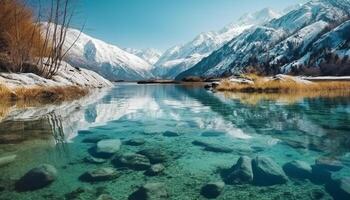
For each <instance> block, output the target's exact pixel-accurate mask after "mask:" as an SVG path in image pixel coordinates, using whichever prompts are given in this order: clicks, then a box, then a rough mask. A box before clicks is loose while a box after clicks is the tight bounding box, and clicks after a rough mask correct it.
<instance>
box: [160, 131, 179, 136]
mask: <svg viewBox="0 0 350 200" xmlns="http://www.w3.org/2000/svg"><path fill="white" fill-rule="evenodd" d="M163 136H165V137H178V136H181V133H178V132H172V131H165V132H164V133H163Z"/></svg>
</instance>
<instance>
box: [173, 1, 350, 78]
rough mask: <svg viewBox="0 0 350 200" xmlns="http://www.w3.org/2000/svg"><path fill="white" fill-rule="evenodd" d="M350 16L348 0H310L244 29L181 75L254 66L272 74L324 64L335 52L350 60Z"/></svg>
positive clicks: (223, 72) (218, 73)
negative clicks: (273, 17)
mask: <svg viewBox="0 0 350 200" xmlns="http://www.w3.org/2000/svg"><path fill="white" fill-rule="evenodd" d="M349 19H350V1H348V0H313V1H310V2H308V3H306V4H304V5H302V6H299V7H296V8H294V9H291V11H290V12H288V13H287V14H285V15H283V16H281V17H279V18H277V19H273V20H271V21H270V22H268V23H266V24H263V25H260V26H256V27H254V28H251V29H249V30H247V31H245V32H243V33H241V34H240V35H239V36H237V37H235V38H233V39H232V40H231V41H229V42H228V43H227V44H225V45H224V46H223V47H221V48H219V49H218V50H216V51H215V52H213V53H212V54H211V55H209V56H208V57H206V58H204V59H202V60H201V61H200V62H199V63H197V64H196V65H195V66H194V67H192V68H190V69H188V70H186V71H184V72H182V73H181V74H179V75H178V76H177V79H182V78H184V77H186V76H203V77H221V76H228V75H232V74H235V73H240V72H243V71H245V70H246V69H247V68H248V67H250V66H254V67H256V68H258V69H259V70H262V71H264V72H266V73H271V74H274V73H281V72H282V73H288V72H291V71H298V70H302V69H303V68H305V67H308V66H312V67H316V68H317V67H321V66H322V63H328V62H329V61H328V60H329V59H330V58H328V57H329V56H337V57H338V59H340V60H342V61H341V62H348V61H347V59H348V57H349V56H350V34H349V33H350V32H349V31H350V30H349V28H350V22H349V21H348V20H349ZM344 60H345V61H344ZM349 71H350V70H349Z"/></svg>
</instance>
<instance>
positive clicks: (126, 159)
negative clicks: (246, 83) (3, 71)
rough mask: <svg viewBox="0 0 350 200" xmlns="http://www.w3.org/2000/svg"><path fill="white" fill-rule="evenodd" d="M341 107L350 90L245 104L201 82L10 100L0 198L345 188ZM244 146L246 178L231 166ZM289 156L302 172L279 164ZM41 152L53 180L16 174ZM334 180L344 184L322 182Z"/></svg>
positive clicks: (338, 195) (222, 195) (348, 170)
mask: <svg viewBox="0 0 350 200" xmlns="http://www.w3.org/2000/svg"><path fill="white" fill-rule="evenodd" d="M97 96H99V98H96V97H97ZM349 116H350V98H349V97H348V96H332V97H319V98H317V97H313V98H299V99H297V100H295V101H293V102H285V101H284V100H283V98H282V99H279V100H278V101H276V100H274V99H266V98H264V99H260V100H259V101H256V102H255V103H254V104H253V103H246V102H245V101H242V99H241V98H239V97H235V98H232V97H230V96H228V95H227V94H226V95H225V94H224V93H212V92H210V91H206V90H204V89H203V88H202V86H200V87H193V86H188V85H187V86H186V85H171V84H169V85H157V84H156V85H136V84H132V83H123V84H117V85H115V86H114V87H113V88H110V89H106V90H101V91H98V93H96V94H94V95H92V96H87V97H86V98H84V99H81V100H76V101H73V102H66V103H63V104H61V105H59V106H58V105H53V106H48V107H44V108H27V109H25V110H15V111H11V112H10V113H9V114H8V115H7V116H6V118H4V119H3V121H2V122H1V123H0V131H1V138H0V158H3V157H8V156H15V158H14V159H13V160H12V161H11V162H8V164H7V165H4V166H1V168H0V172H1V178H0V188H1V193H0V199H98V198H100V199H102V198H107V196H108V195H109V196H111V197H114V198H115V199H145V198H150V199H206V198H214V199H332V198H335V199H342V198H343V197H344V196H342V195H346V191H347V190H346V189H348V187H349V185H348V184H349V183H348V182H346V181H347V180H348V179H346V177H349V176H350V153H349V152H350V148H349V146H350V145H349V141H350V136H349V135H348V133H349V130H350V126H349V124H350V117H349ZM106 140H107V142H106ZM101 141H102V144H101V143H100V144H99V142H101ZM103 141H105V142H103ZM106 144H107V146H108V144H112V146H113V147H112V148H107V150H106V149H104V150H103V148H102V150H101V149H100V147H101V145H102V146H105V145H106ZM98 149H100V150H98ZM105 151H107V152H105ZM101 153H102V154H101ZM106 153H107V154H106ZM91 156H94V157H91ZM242 156H243V158H244V160H248V161H245V162H244V163H248V164H246V165H241V166H242V167H241V168H243V169H248V170H247V171H248V172H249V171H251V173H243V174H248V179H242V178H239V177H240V176H237V174H241V172H237V169H240V168H239V167H238V166H239V165H236V163H237V160H238V159H239V158H241V157H242ZM249 159H252V160H249ZM295 160H298V161H300V162H301V163H302V166H303V167H299V168H298V169H303V170H302V172H305V174H306V177H295V176H293V173H292V172H291V171H290V170H288V167H286V166H288V165H286V164H287V163H289V164H291V163H290V162H292V161H295ZM42 164H48V165H50V166H52V167H54V168H55V170H51V171H55V173H53V174H54V175H52V176H53V177H55V178H54V180H53V181H52V182H50V184H48V185H45V186H44V187H42V188H40V189H33V190H28V189H27V190H24V191H23V187H20V186H23V184H18V183H19V182H21V180H22V182H23V177H24V175H25V174H26V173H28V172H29V171H30V170H31V169H33V168H35V167H38V166H41V165H42ZM232 166H235V167H232ZM243 166H245V167H243ZM250 168H252V169H251V170H249V169H250ZM45 169H50V167H46V168H45ZM95 169H99V171H97V172H96V171H94V170H95ZM101 169H103V170H101ZM262 169H263V170H262ZM261 170H262V171H264V173H261ZM49 171H50V170H49ZM235 171H236V172H235ZM243 171H245V170H243ZM87 172H88V173H87ZM49 174H50V173H49ZM96 174H98V176H96ZM101 174H102V175H101ZM249 174H251V175H252V177H250V176H249ZM271 175H272V177H274V178H273V180H275V181H273V182H264V181H262V180H265V179H270V178H271ZM330 175H331V176H332V177H330ZM96 177H97V178H96ZM244 177H246V176H244ZM249 177H250V178H251V179H250V178H249ZM266 177H268V178H266ZM276 177H277V178H276ZM338 180H342V181H343V182H344V181H345V183H344V184H343V185H345V187H330V186H336V185H337V183H338ZM223 182H224V183H223ZM343 182H341V183H343ZM24 184H25V181H24ZM344 188H345V189H344ZM213 194H217V195H213ZM101 195H104V196H102V197H101Z"/></svg>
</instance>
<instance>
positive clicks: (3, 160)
mask: <svg viewBox="0 0 350 200" xmlns="http://www.w3.org/2000/svg"><path fill="white" fill-rule="evenodd" d="M16 158H17V155H10V156H4V157H1V158H0V167H3V166H6V165H8V164H10V163H12V162H14V161H15V160H16Z"/></svg>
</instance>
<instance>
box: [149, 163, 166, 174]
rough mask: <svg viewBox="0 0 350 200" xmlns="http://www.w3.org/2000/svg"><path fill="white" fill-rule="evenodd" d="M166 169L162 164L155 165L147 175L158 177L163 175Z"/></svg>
mask: <svg viewBox="0 0 350 200" xmlns="http://www.w3.org/2000/svg"><path fill="white" fill-rule="evenodd" d="M164 169H165V167H164V165H162V164H155V165H152V166H151V167H150V168H149V169H148V170H147V171H146V173H145V174H146V175H148V176H156V175H158V174H161V173H162V172H163V171H164Z"/></svg>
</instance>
